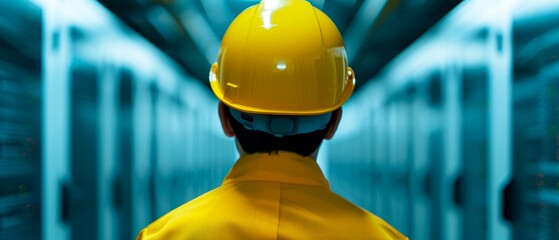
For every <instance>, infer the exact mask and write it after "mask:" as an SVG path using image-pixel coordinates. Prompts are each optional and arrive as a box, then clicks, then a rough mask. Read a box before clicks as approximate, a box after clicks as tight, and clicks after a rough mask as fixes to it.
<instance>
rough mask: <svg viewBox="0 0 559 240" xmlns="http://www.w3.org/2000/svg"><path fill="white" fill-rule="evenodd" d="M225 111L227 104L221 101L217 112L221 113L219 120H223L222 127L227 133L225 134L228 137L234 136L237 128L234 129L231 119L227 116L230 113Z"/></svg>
mask: <svg viewBox="0 0 559 240" xmlns="http://www.w3.org/2000/svg"><path fill="white" fill-rule="evenodd" d="M225 111H227V106H225V104H224V103H222V102H219V106H218V110H217V112H218V114H219V121H220V122H221V127H222V128H223V133H225V136H227V137H234V136H235V130H233V127H232V126H231V122H230V121H229V118H228V117H227V116H228V115H227V113H226V112H225Z"/></svg>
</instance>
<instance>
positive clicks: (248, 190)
mask: <svg viewBox="0 0 559 240" xmlns="http://www.w3.org/2000/svg"><path fill="white" fill-rule="evenodd" d="M137 239H407V238H406V237H405V236H403V235H402V234H401V233H399V232H398V231H397V230H396V229H394V228H393V227H392V226H390V225H389V224H387V223H386V222H384V221H383V220H382V219H380V218H378V217H377V216H375V215H373V214H371V213H369V212H367V211H366V210H363V209H361V208H359V207H357V206H355V205H353V204H352V203H350V202H348V201H347V200H345V199H343V198H342V197H340V196H338V195H337V194H335V193H333V192H331V191H330V186H329V184H328V181H326V179H325V178H324V176H323V174H322V171H321V170H320V168H319V166H318V165H317V164H316V162H315V161H314V160H313V159H312V158H310V157H302V156H300V155H297V154H294V153H289V152H279V153H278V154H252V155H246V156H243V157H241V158H240V159H239V160H238V161H237V163H236V164H235V166H233V168H232V169H231V171H230V172H229V174H228V175H227V177H226V178H225V180H224V181H223V184H222V186H221V187H218V188H216V189H214V190H212V191H210V192H208V193H206V194H204V195H202V196H200V197H198V198H196V199H194V200H192V201H190V202H188V203H186V204H184V205H182V206H180V207H178V208H176V209H175V210H173V211H171V212H169V213H167V214H166V215H165V216H163V217H161V218H159V219H158V220H157V221H155V222H153V223H152V224H150V225H149V226H148V227H146V228H145V229H143V230H142V231H141V232H140V233H139V234H138V237H137Z"/></svg>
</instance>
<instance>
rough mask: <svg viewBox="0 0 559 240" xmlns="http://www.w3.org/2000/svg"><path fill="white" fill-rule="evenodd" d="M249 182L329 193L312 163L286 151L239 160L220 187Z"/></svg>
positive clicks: (318, 170)
mask: <svg viewBox="0 0 559 240" xmlns="http://www.w3.org/2000/svg"><path fill="white" fill-rule="evenodd" d="M249 181H253V182H254V181H259V182H278V183H289V184H302V185H311V186H318V187H322V188H326V189H328V190H330V185H329V184H328V181H327V180H326V178H325V177H324V175H323V174H322V171H321V170H320V167H319V166H318V164H317V163H316V161H315V160H314V159H312V158H311V157H303V156H301V155H298V154H296V153H291V152H285V151H279V152H278V153H277V154H276V153H272V154H268V153H256V154H248V155H245V156H242V157H241V158H239V160H238V161H237V162H236V163H235V165H234V166H233V168H232V169H231V171H229V174H227V176H226V177H225V180H224V181H223V185H227V184H234V183H238V182H249Z"/></svg>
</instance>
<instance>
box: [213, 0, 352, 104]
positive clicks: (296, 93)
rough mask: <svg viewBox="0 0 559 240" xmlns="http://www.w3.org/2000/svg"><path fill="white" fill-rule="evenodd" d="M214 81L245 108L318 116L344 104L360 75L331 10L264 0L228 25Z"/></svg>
mask: <svg viewBox="0 0 559 240" xmlns="http://www.w3.org/2000/svg"><path fill="white" fill-rule="evenodd" d="M210 85H211V88H212V90H213V92H214V94H215V95H216V96H217V98H219V100H221V101H222V102H223V103H225V104H226V105H228V106H229V107H231V108H234V109H237V110H239V111H242V112H247V113H255V114H269V115H318V114H323V113H327V112H331V111H333V110H336V109H337V108H339V107H340V106H341V105H342V104H343V103H344V102H345V101H346V100H347V99H348V98H349V97H350V96H351V94H352V92H353V89H354V85H355V79H354V74H353V70H352V69H351V68H349V67H348V64H347V55H346V50H345V47H344V43H343V40H342V36H341V34H340V32H339V31H338V29H337V28H336V25H335V24H334V23H333V22H332V20H330V18H328V16H326V14H324V13H323V12H322V11H320V10H319V9H316V8H314V7H313V6H312V5H311V4H310V3H308V2H306V1H304V0H264V1H262V2H261V3H259V4H257V5H254V6H252V7H250V8H248V9H246V10H245V11H243V12H242V13H241V14H239V16H237V18H235V20H234V21H233V22H232V23H231V25H230V26H229V28H228V29H227V31H226V33H225V35H224V37H223V40H222V43H221V49H220V53H219V57H218V61H217V62H216V63H214V64H213V65H212V68H211V70H210Z"/></svg>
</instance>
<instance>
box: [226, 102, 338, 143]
mask: <svg viewBox="0 0 559 240" xmlns="http://www.w3.org/2000/svg"><path fill="white" fill-rule="evenodd" d="M229 111H230V112H231V115H233V118H235V120H237V121H238V122H239V123H241V124H242V125H243V126H244V127H245V128H246V129H248V130H254V131H262V132H267V133H270V134H272V135H274V136H276V137H283V136H289V135H296V134H303V133H310V132H314V131H318V130H321V129H324V128H326V126H327V125H328V122H330V118H332V113H331V112H329V113H326V114H322V115H312V116H284V115H263V114H251V113H245V112H240V111H237V110H235V109H232V108H229Z"/></svg>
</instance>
